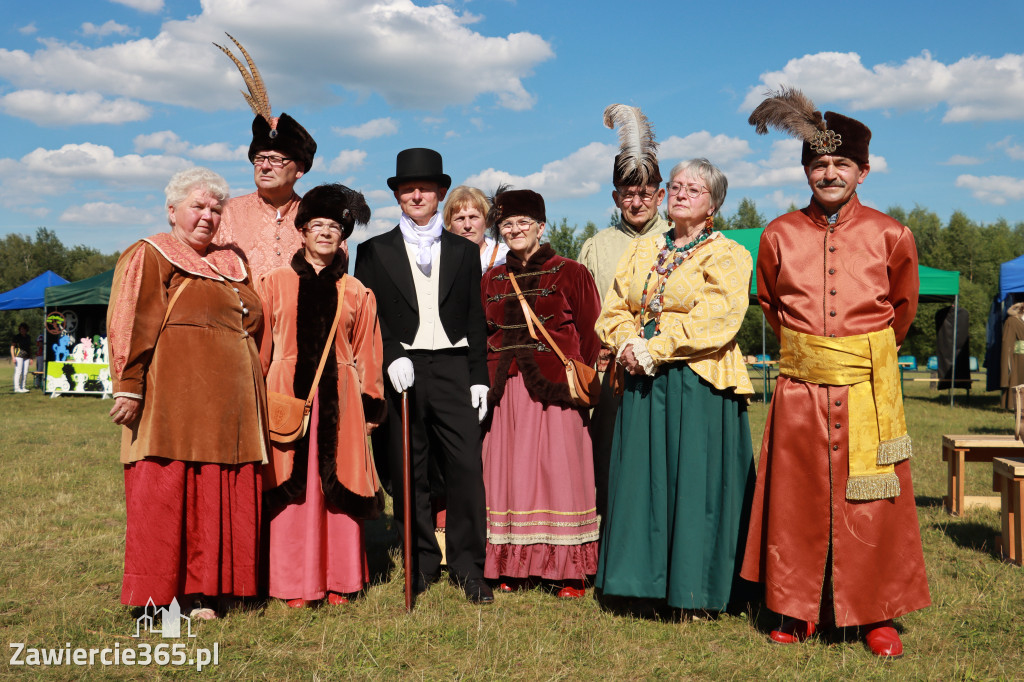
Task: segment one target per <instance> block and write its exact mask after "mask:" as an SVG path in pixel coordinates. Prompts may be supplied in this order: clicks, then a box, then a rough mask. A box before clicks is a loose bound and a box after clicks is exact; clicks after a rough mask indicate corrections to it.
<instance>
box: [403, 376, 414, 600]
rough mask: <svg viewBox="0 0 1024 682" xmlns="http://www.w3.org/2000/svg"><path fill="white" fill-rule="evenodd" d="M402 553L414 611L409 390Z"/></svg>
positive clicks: (405, 395) (405, 405)
mask: <svg viewBox="0 0 1024 682" xmlns="http://www.w3.org/2000/svg"><path fill="white" fill-rule="evenodd" d="M402 530H403V533H402V555H403V556H404V557H405V564H404V565H405V610H406V612H407V613H408V612H410V611H412V455H411V452H410V447H409V392H408V391H402Z"/></svg>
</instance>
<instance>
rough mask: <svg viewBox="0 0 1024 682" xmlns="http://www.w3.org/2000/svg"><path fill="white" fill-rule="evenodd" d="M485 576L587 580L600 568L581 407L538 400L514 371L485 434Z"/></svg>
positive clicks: (591, 467)
mask: <svg viewBox="0 0 1024 682" xmlns="http://www.w3.org/2000/svg"><path fill="white" fill-rule="evenodd" d="M483 452H484V455H483V457H484V462H483V463H484V488H485V490H486V493H487V558H486V562H485V564H484V576H485V577H487V578H490V579H492V580H493V579H497V578H499V577H500V576H506V577H509V578H526V577H530V576H534V577H538V578H543V579H547V580H583V579H584V578H585V577H586V576H588V575H593V574H594V573H596V572H597V554H598V552H597V534H598V532H597V531H598V524H597V509H596V492H595V489H594V459H593V451H592V446H591V442H590V433H589V431H588V430H587V427H586V425H585V423H584V421H583V416H582V415H581V413H580V412H579V411H578V410H574V409H567V408H563V407H560V406H558V405H548V406H544V405H543V404H541V403H539V402H536V401H535V400H533V398H531V397H530V394H529V393H528V392H527V389H526V384H525V383H524V382H523V378H522V375H516V376H513V377H509V379H508V382H507V383H506V384H505V394H504V395H503V396H502V398H501V402H500V403H499V404H498V405H496V406H495V408H494V414H493V416H492V419H491V428H490V431H489V432H488V433H487V435H486V436H485V437H484V450H483Z"/></svg>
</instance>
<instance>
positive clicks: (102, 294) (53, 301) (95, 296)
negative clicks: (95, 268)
mask: <svg viewBox="0 0 1024 682" xmlns="http://www.w3.org/2000/svg"><path fill="white" fill-rule="evenodd" d="M113 282H114V271H113V270H107V271H106V272H101V273H100V274H98V275H94V276H92V277H89V278H87V279H80V280H78V281H77V282H72V283H71V284H64V285H61V286H59V287H47V289H46V295H45V300H46V307H47V308H52V307H58V306H59V307H64V306H72V305H107V302H108V301H109V300H110V286H111V284H113Z"/></svg>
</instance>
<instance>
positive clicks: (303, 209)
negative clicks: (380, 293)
mask: <svg viewBox="0 0 1024 682" xmlns="http://www.w3.org/2000/svg"><path fill="white" fill-rule="evenodd" d="M369 219H370V209H369V207H367V205H366V201H365V199H364V198H363V195H362V194H360V193H358V192H355V191H353V190H351V189H349V188H347V187H345V186H343V185H321V186H319V187H315V188H313V189H312V190H310V191H309V192H307V193H306V195H305V197H303V199H302V202H301V203H300V204H299V208H298V212H297V214H296V219H295V224H296V226H297V229H298V230H299V231H300V232H301V233H302V236H303V248H302V250H300V251H298V252H296V254H295V255H294V256H293V257H292V261H291V264H290V265H287V266H283V267H280V268H276V269H274V270H272V271H271V272H269V273H267V274H265V275H263V276H261V277H260V279H259V282H258V283H257V291H258V292H259V294H260V298H261V299H262V301H263V310H264V318H265V323H266V330H265V333H264V336H263V342H262V344H261V348H260V358H261V360H262V362H263V368H264V372H265V373H266V376H267V390H268V391H275V392H277V393H283V394H285V395H289V396H293V397H296V398H299V399H300V400H305V399H306V398H307V397H308V396H309V392H310V389H311V387H312V385H313V380H314V377H315V375H316V370H317V366H318V365H319V364H320V358H321V356H322V354H323V351H324V347H325V345H326V343H327V339H328V336H329V334H330V331H331V326H332V323H333V321H334V317H335V312H336V310H337V306H338V298H339V296H340V297H341V317H340V320H339V322H338V329H337V333H336V334H335V337H334V343H333V344H332V347H331V350H330V351H329V354H328V357H327V362H326V363H325V365H324V370H323V374H322V375H321V377H320V381H319V384H318V387H317V391H316V395H315V398H314V401H313V409H312V415H311V418H310V425H309V429H308V433H307V434H306V435H305V436H303V437H302V438H300V439H299V440H297V441H294V442H292V443H284V444H282V443H276V442H275V443H273V448H272V451H271V458H270V459H271V461H270V464H269V465H268V466H266V467H264V476H263V480H264V490H265V496H264V508H265V510H266V517H267V518H268V519H269V523H268V524H267V525H265V526H264V527H265V528H267V529H268V538H267V545H268V548H269V551H268V564H267V567H268V591H269V594H270V596H272V597H278V598H280V599H284V600H286V601H287V603H288V605H289V606H291V607H294V608H302V607H303V606H305V605H306V604H307V603H308V602H310V601H317V600H320V599H323V598H324V597H325V596H326V597H327V599H328V601H329V602H330V603H331V604H344V603H347V602H348V599H349V597H351V596H352V595H353V594H355V593H358V592H360V591H361V590H362V589H363V587H364V586H365V584H366V582H367V581H368V580H369V571H368V568H367V563H366V550H365V542H364V538H363V528H362V522H361V520H362V519H366V518H375V517H376V516H377V515H378V514H379V512H380V509H381V504H380V502H381V500H382V497H381V491H380V483H379V481H378V480H377V473H376V469H375V467H374V463H373V457H372V455H371V454H370V449H369V446H368V444H367V439H366V434H367V432H368V431H369V430H370V428H372V425H373V424H375V423H377V422H379V421H380V420H381V419H382V418H383V414H384V393H383V390H384V386H383V378H382V374H381V362H382V352H383V351H382V346H381V339H380V327H379V326H378V323H377V303H376V299H375V298H374V296H373V293H372V292H371V291H370V290H369V289H367V288H366V287H364V286H363V285H362V284H361V283H360V282H359V281H358V280H356V279H355V278H353V277H349V276H348V275H347V274H346V272H347V269H348V258H347V257H346V255H345V251H344V250H343V249H342V248H341V246H342V244H343V243H344V242H345V240H346V239H347V238H348V236H349V235H350V234H352V230H353V228H354V226H355V223H356V222H359V223H361V224H365V223H366V222H367V221H369Z"/></svg>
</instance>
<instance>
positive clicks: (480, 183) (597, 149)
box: [465, 142, 618, 201]
mask: <svg viewBox="0 0 1024 682" xmlns="http://www.w3.org/2000/svg"><path fill="white" fill-rule="evenodd" d="M617 151H618V146H613V145H609V144H601V143H600V142H591V143H590V144H588V145H587V146H585V147H582V148H581V149H577V150H576V151H574V152H573V153H572V154H570V155H569V156H567V157H565V158H564V159H558V160H557V161H551V162H550V163H546V164H544V165H543V166H542V167H541V169H540V170H539V171H537V172H534V173H530V174H529V175H513V174H512V173H509V172H506V171H501V170H496V169H494V168H488V169H487V170H485V171H482V172H480V173H477V174H476V175H473V176H470V177H469V178H467V179H466V183H465V184H467V185H470V186H472V187H479V188H481V189H483V190H484V191H485V192H490V191H493V190H494V189H496V188H497V187H498V185H499V184H501V183H508V184H510V185H512V186H513V187H514V188H516V189H532V190H533V191H535V192H540V193H541V194H542V195H544V198H545V199H546V200H549V201H552V200H555V199H564V198H567V197H585V196H589V195H591V194H595V193H596V192H598V191H600V189H601V186H602V184H603V183H607V182H610V181H611V173H612V162H613V161H614V159H615V154H616V152H617Z"/></svg>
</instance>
